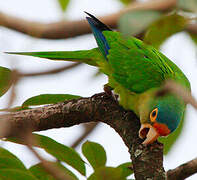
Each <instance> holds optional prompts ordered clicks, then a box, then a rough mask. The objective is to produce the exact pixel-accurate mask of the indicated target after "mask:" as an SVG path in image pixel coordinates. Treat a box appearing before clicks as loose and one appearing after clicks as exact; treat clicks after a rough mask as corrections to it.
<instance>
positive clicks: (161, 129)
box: [153, 122, 171, 136]
mask: <svg viewBox="0 0 197 180" xmlns="http://www.w3.org/2000/svg"><path fill="white" fill-rule="evenodd" d="M153 127H154V128H155V129H157V132H158V133H159V134H160V136H167V135H169V134H170V132H171V131H170V130H169V128H168V126H167V125H165V124H162V123H157V122H155V123H154V124H153Z"/></svg>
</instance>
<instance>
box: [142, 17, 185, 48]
mask: <svg viewBox="0 0 197 180" xmlns="http://www.w3.org/2000/svg"><path fill="white" fill-rule="evenodd" d="M186 24H187V20H186V19H185V18H184V17H183V16H180V15H178V14H172V15H169V16H163V17H162V18H161V19H159V20H158V21H156V22H155V23H153V24H152V25H151V26H150V27H149V28H148V30H147V31H146V34H145V37H144V42H145V43H147V44H151V45H152V46H154V47H155V48H159V47H160V45H161V44H162V43H163V42H164V41H165V40H166V39H167V38H169V37H170V36H172V35H173V34H175V33H177V32H180V31H182V30H183V29H184V27H185V26H186Z"/></svg>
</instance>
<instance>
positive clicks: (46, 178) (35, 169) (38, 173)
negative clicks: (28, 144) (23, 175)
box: [29, 162, 78, 180]
mask: <svg viewBox="0 0 197 180" xmlns="http://www.w3.org/2000/svg"><path fill="white" fill-rule="evenodd" d="M50 163H52V164H53V165H54V166H56V167H57V168H59V169H60V170H62V171H63V172H65V174H66V176H69V180H78V178H77V177H76V176H75V175H74V174H73V173H72V172H71V171H70V170H69V169H67V168H66V167H64V166H63V165H62V164H60V163H58V162H50ZM29 171H30V172H31V173H32V174H33V175H34V176H35V177H36V178H38V179H39V180H55V179H54V177H52V176H51V175H50V174H49V173H48V172H46V170H45V169H44V168H43V167H42V165H41V163H38V164H36V165H34V166H32V167H30V169H29Z"/></svg>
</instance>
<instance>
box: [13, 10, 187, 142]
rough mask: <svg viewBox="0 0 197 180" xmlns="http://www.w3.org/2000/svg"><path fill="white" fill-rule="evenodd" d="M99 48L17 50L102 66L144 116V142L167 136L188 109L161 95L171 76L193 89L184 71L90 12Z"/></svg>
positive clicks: (124, 101)
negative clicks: (113, 29)
mask: <svg viewBox="0 0 197 180" xmlns="http://www.w3.org/2000/svg"><path fill="white" fill-rule="evenodd" d="M87 14H88V15H89V17H87V21H88V23H89V24H90V27H91V29H92V31H93V34H94V37H95V39H96V41H97V44H98V48H94V49H91V50H81V51H60V52H58V51H55V52H19V53H13V54H20V55H28V56H35V57H40V58H47V59H53V60H54V59H55V60H66V61H75V62H84V63H86V64H89V65H93V66H97V67H99V70H100V71H101V72H103V73H104V74H106V75H107V76H108V84H107V85H108V86H110V87H111V88H112V89H113V90H114V92H115V93H116V94H118V95H119V104H120V105H122V106H123V107H124V108H125V109H127V110H132V111H133V112H134V113H135V114H136V115H137V116H138V117H139V119H140V123H141V128H140V130H139V136H140V137H141V138H145V140H144V142H143V144H150V143H152V142H154V141H155V140H156V139H157V138H158V137H159V136H167V135H169V134H170V133H172V132H173V131H174V130H175V129H176V128H177V127H178V125H179V123H180V121H181V120H182V118H183V114H184V111H185V107H186V105H185V103H184V102H183V100H182V99H181V98H180V97H178V96H176V95H174V94H170V93H167V94H165V95H164V96H157V95H156V94H157V92H158V90H159V89H160V88H161V87H162V85H163V84H164V82H165V81H166V80H168V79H171V80H174V81H175V82H176V83H178V84H180V85H182V86H183V87H184V88H186V89H187V90H189V91H190V83H189V81H188V79H187V78H186V76H185V75H184V74H183V72H182V71H181V70H180V69H179V68H178V67H177V66H176V65H175V64H174V63H173V62H172V61H171V60H169V59H168V58H167V57H166V56H165V55H163V54H162V53H161V52H159V51H158V50H157V49H155V48H154V47H152V46H150V45H146V44H145V43H143V42H142V41H141V40H139V39H136V38H134V37H130V38H128V39H125V38H124V37H123V36H122V35H121V33H119V32H114V31H112V30H111V29H110V28H109V27H107V26H106V25H105V24H103V23H102V22H100V21H99V20H98V19H97V18H95V17H94V16H93V15H91V14H89V13H87Z"/></svg>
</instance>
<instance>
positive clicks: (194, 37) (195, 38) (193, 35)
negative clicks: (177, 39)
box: [189, 33, 197, 45]
mask: <svg viewBox="0 0 197 180" xmlns="http://www.w3.org/2000/svg"><path fill="white" fill-rule="evenodd" d="M189 35H190V37H191V39H192V41H193V42H194V43H195V44H196V45H197V35H196V34H193V33H189Z"/></svg>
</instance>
